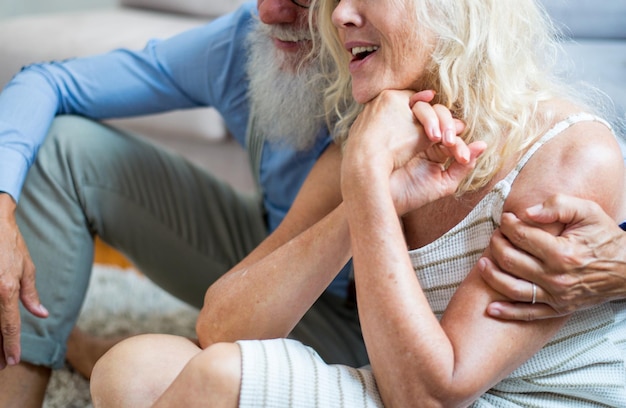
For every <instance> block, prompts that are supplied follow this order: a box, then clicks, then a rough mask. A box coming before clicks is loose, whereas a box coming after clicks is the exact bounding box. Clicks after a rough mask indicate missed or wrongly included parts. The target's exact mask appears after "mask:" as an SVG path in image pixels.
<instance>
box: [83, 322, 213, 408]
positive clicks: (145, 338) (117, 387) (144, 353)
mask: <svg viewBox="0 0 626 408" xmlns="http://www.w3.org/2000/svg"><path fill="white" fill-rule="evenodd" d="M200 351H201V349H200V348H199V347H198V345H197V344H196V343H194V342H192V341H191V340H189V339H187V338H184V337H179V336H172V335H165V334H145V335H139V336H134V337H130V338H128V339H126V340H123V341H122V342H120V343H119V344H117V345H115V346H114V347H113V348H111V350H109V351H108V352H107V353H106V354H104V355H103V356H102V358H100V359H99V360H98V362H97V363H96V365H95V367H94V369H93V372H92V375H91V395H92V399H93V404H94V407H97V408H101V407H116V408H124V407H132V408H140V407H150V406H152V405H153V404H154V402H155V401H156V400H157V398H159V397H160V396H161V394H163V392H165V390H166V389H167V388H168V387H169V386H170V384H171V383H172V382H173V381H174V379H176V377H177V376H178V374H179V373H180V372H181V371H182V370H183V368H184V367H185V365H186V364H187V363H188V362H189V361H190V360H191V359H192V358H193V357H194V356H196V355H197V354H198V353H199V352H200Z"/></svg>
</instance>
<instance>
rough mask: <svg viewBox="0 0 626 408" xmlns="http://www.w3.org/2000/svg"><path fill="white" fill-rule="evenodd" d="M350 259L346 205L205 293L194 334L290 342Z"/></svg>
mask: <svg viewBox="0 0 626 408" xmlns="http://www.w3.org/2000/svg"><path fill="white" fill-rule="evenodd" d="M349 259H350V245H349V236H348V224H347V222H346V220H345V216H344V209H343V205H339V206H338V207H337V208H336V209H335V210H334V211H332V212H331V213H330V214H328V215H327V216H326V217H324V218H323V219H322V220H320V221H319V222H318V223H316V224H315V225H313V226H312V227H311V228H309V229H307V230H306V231H304V232H303V233H301V234H300V235H298V236H297V237H295V238H293V239H292V240H290V241H288V242H286V243H285V244H284V245H282V246H281V247H280V248H278V249H277V250H275V251H272V252H271V253H269V254H267V255H266V256H265V257H263V258H262V259H260V260H259V261H257V262H256V263H254V264H252V265H249V266H247V267H244V268H241V269H237V268H236V269H234V270H232V271H230V272H229V273H227V274H226V275H225V276H224V277H222V278H221V279H219V280H218V281H217V282H216V283H215V284H213V285H212V286H211V287H210V288H209V290H208V291H207V293H206V296H205V304H204V307H203V308H202V310H201V312H200V317H199V318H198V322H197V327H196V331H197V334H198V337H199V340H200V344H201V346H202V347H206V346H208V345H210V344H212V343H215V342H219V341H235V340H239V339H265V338H275V337H286V336H287V334H288V333H289V332H290V331H291V330H292V329H293V327H294V326H295V325H296V323H297V322H298V321H299V320H300V319H301V317H302V316H303V315H304V313H305V312H306V311H307V310H308V309H309V308H310V307H311V305H312V304H313V303H314V302H315V300H316V299H317V298H318V297H319V296H320V294H321V293H322V292H323V291H324V290H325V289H326V287H327V286H328V285H329V284H330V282H331V281H332V280H333V279H334V278H335V277H336V275H337V273H338V272H339V271H340V270H341V268H342V267H343V266H344V265H345V264H346V263H347V262H348V260H349Z"/></svg>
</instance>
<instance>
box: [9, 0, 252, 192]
mask: <svg viewBox="0 0 626 408" xmlns="http://www.w3.org/2000/svg"><path fill="white" fill-rule="evenodd" d="M244 2H245V0H118V4H117V5H116V6H115V7H112V8H107V9H102V10H89V11H78V12H63V13H51V14H43V15H32V16H20V17H13V18H9V19H5V20H0V38H2V39H3V40H2V41H0V87H3V86H4V85H5V84H6V83H7V82H8V81H9V80H10V79H11V78H12V77H13V75H14V74H15V73H16V72H18V71H19V69H20V68H21V67H22V66H24V65H26V64H29V63H32V62H38V61H49V60H61V59H66V58H71V57H76V56H86V55H93V54H98V53H102V52H106V51H109V50H112V49H115V48H121V47H124V48H131V49H140V48H142V47H143V46H144V45H145V43H146V42H147V41H148V40H149V39H152V38H167V37H170V36H172V35H175V34H177V33H179V32H182V31H184V30H187V29H190V28H192V27H195V26H197V25H199V24H205V23H206V22H208V21H210V20H211V19H214V18H215V17H218V16H220V15H222V14H224V13H227V12H229V11H232V10H234V9H236V8H237V7H238V6H239V5H241V4H242V3H244ZM5 39H9V40H5ZM110 123H112V124H114V125H116V126H119V127H121V128H124V129H127V130H130V131H133V132H135V133H140V134H142V135H145V136H147V137H149V138H151V139H153V140H155V141H157V142H158V143H161V144H164V145H165V146H167V147H169V148H172V149H174V150H177V151H179V152H180V153H182V154H183V155H184V156H186V157H187V158H189V159H190V160H191V161H193V162H195V163H197V164H199V165H201V166H203V167H205V168H208V169H209V170H211V171H213V172H215V173H216V174H219V175H220V176H221V177H222V178H224V179H225V180H227V181H228V182H230V183H232V184H233V185H234V186H235V187H237V188H240V189H242V190H245V191H250V190H252V189H253V188H254V184H253V181H252V177H251V175H250V168H249V164H248V159H247V156H246V155H245V153H244V152H243V150H242V149H241V148H240V146H239V145H238V144H237V143H236V142H235V141H234V140H233V139H232V138H231V137H230V136H229V135H228V133H227V131H226V128H225V127H224V124H223V121H222V119H221V117H220V115H219V114H218V113H217V111H215V110H213V109H211V108H205V109H192V110H185V111H176V112H169V113H165V114H159V115H151V116H147V117H141V118H132V119H123V120H112V121H110Z"/></svg>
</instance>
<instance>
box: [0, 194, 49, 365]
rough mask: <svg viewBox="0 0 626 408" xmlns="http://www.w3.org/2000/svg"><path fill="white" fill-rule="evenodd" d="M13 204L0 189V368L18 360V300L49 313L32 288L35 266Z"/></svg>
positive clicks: (37, 312) (31, 309) (32, 309)
mask: <svg viewBox="0 0 626 408" xmlns="http://www.w3.org/2000/svg"><path fill="white" fill-rule="evenodd" d="M15 207H16V204H15V202H14V201H13V198H11V196H10V195H8V194H6V193H0V231H2V233H1V234H0V344H2V346H3V350H2V352H0V369H2V368H4V367H5V366H6V364H9V365H14V364H17V363H18V362H19V360H20V311H19V301H20V300H21V301H22V303H23V304H24V307H25V308H26V310H28V311H29V312H31V313H32V314H33V315H35V316H37V317H47V316H48V311H47V310H46V309H45V308H44V307H43V305H42V304H41V302H40V301H39V294H38V293H37V289H36V288H35V266H34V265H33V262H32V261H31V259H30V255H29V253H28V249H27V248H26V244H25V243H24V241H23V239H22V235H21V234H20V231H19V229H18V227H17V224H16V222H15V215H14V214H15Z"/></svg>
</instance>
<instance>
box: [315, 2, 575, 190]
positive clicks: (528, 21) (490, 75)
mask: <svg viewBox="0 0 626 408" xmlns="http://www.w3.org/2000/svg"><path fill="white" fill-rule="evenodd" d="M391 1H403V0H391ZM404 1H412V4H409V6H410V7H409V9H412V10H413V11H414V18H415V21H416V24H415V25H414V26H415V27H418V28H416V30H420V31H421V32H422V33H423V32H424V31H423V30H426V31H425V32H427V33H429V34H430V36H431V37H432V38H434V44H432V47H433V48H432V54H431V55H430V57H431V60H430V61H429V63H428V65H427V70H426V73H425V75H424V78H422V79H421V81H420V83H421V84H423V86H424V89H433V90H435V91H436V92H437V96H436V100H435V101H434V102H435V103H439V104H442V105H444V106H446V107H447V108H448V109H450V110H451V111H452V113H453V115H454V116H455V117H456V118H458V119H461V120H462V121H464V122H465V123H466V125H467V128H466V130H465V132H464V134H463V135H462V137H463V138H464V140H465V141H466V142H471V141H475V140H483V141H485V142H486V143H487V145H488V148H487V151H485V153H484V154H483V155H482V156H481V157H480V158H479V160H478V163H477V166H476V168H475V170H474V171H473V172H472V173H471V174H470V175H469V176H468V177H467V178H466V180H465V181H464V182H463V183H462V184H461V185H460V186H459V188H458V190H457V195H460V194H463V193H464V192H469V191H475V190H477V189H479V188H481V187H483V186H485V185H486V184H487V183H488V182H489V181H490V180H491V179H492V178H493V176H494V175H495V174H496V173H497V172H498V170H500V168H501V167H502V164H503V163H504V162H505V161H506V160H507V159H509V158H512V157H516V156H517V155H518V154H519V153H520V152H522V151H524V150H525V149H527V148H528V147H529V145H531V144H532V143H533V142H534V141H535V140H536V139H537V138H538V137H540V135H541V134H542V133H543V132H545V130H546V129H547V126H548V125H549V123H550V122H551V120H552V118H550V117H547V116H548V115H546V114H542V113H541V112H540V110H539V105H540V104H541V103H542V102H545V101H547V100H550V99H553V98H559V97H568V96H569V95H570V92H569V91H568V89H567V87H566V86H565V85H564V84H563V83H562V82H561V81H560V80H558V79H557V76H556V75H555V74H554V73H553V72H554V70H553V66H554V64H555V61H556V59H557V56H558V55H559V45H558V40H559V36H558V31H557V30H556V28H555V26H554V25H553V24H552V23H551V21H550V19H549V17H548V15H547V13H546V12H545V10H544V9H543V7H542V6H540V5H539V4H538V3H537V2H536V1H535V0H404ZM336 4H337V0H314V2H313V6H312V8H313V9H315V12H314V13H311V14H312V15H314V16H310V18H311V19H312V21H315V24H316V25H317V28H318V30H319V35H320V38H321V46H320V58H321V59H322V61H323V62H324V63H323V64H322V65H323V66H328V67H332V69H327V70H326V72H325V73H324V75H325V76H326V79H327V81H328V84H329V86H328V89H327V90H326V93H325V111H326V116H327V121H328V123H329V128H330V129H331V131H332V133H333V135H334V138H335V140H336V141H338V142H340V143H343V142H344V141H345V139H346V138H347V136H348V131H349V128H350V126H351V124H352V123H353V122H354V120H355V119H356V117H357V116H358V115H359V113H360V112H361V110H362V106H361V105H359V104H357V103H356V102H355V101H354V100H353V98H352V94H351V79H350V74H349V72H348V64H347V62H348V58H349V55H348V53H347V52H346V51H345V49H344V48H343V45H342V44H341V43H340V41H339V37H338V35H337V30H336V28H335V27H334V26H333V24H332V22H331V14H332V12H333V10H334V8H335V6H336ZM313 18H314V19H315V20H313ZM409 18H410V17H409ZM420 31H417V32H416V34H417V35H416V36H417V38H426V37H424V36H423V35H422V36H420ZM329 62H331V63H329Z"/></svg>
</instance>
